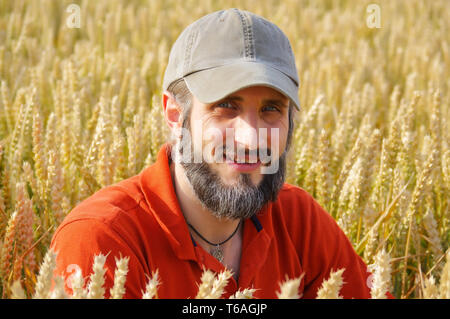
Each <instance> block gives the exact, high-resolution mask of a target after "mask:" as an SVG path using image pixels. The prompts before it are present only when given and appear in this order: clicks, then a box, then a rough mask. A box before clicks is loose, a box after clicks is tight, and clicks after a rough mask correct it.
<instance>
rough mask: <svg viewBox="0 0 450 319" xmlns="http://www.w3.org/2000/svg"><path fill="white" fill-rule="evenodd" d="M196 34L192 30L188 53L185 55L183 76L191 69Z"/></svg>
mask: <svg viewBox="0 0 450 319" xmlns="http://www.w3.org/2000/svg"><path fill="white" fill-rule="evenodd" d="M195 35H196V33H195V32H194V31H193V30H192V31H191V32H190V33H189V37H188V41H187V42H188V43H187V47H186V52H185V55H184V63H183V72H182V74H181V75H183V74H185V73H186V70H188V68H189V64H190V61H191V52H192V46H193V44H194V38H195Z"/></svg>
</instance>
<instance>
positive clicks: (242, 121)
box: [234, 116, 258, 150]
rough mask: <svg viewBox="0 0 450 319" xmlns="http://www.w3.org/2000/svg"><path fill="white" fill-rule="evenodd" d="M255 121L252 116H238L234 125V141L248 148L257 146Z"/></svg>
mask: <svg viewBox="0 0 450 319" xmlns="http://www.w3.org/2000/svg"><path fill="white" fill-rule="evenodd" d="M257 122H258V121H257V119H256V118H255V117H254V116H247V117H245V118H239V119H238V120H237V123H236V124H235V126H234V130H235V132H234V141H235V142H236V143H237V144H238V145H241V147H245V148H247V149H250V150H253V149H256V148H258V131H257Z"/></svg>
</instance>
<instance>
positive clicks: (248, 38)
mask: <svg viewBox="0 0 450 319" xmlns="http://www.w3.org/2000/svg"><path fill="white" fill-rule="evenodd" d="M235 11H236V12H237V14H238V15H239V18H240V20H241V23H242V31H243V33H244V50H245V51H244V52H245V53H244V55H245V56H244V57H245V59H246V60H254V59H255V49H254V45H253V29H252V26H251V25H250V24H249V23H248V21H247V19H248V18H247V17H246V16H245V15H243V14H242V12H241V11H240V10H238V9H235Z"/></svg>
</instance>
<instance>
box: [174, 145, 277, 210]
mask: <svg viewBox="0 0 450 319" xmlns="http://www.w3.org/2000/svg"><path fill="white" fill-rule="evenodd" d="M178 145H179V147H178V150H177V152H178V154H179V155H180V154H181V153H182V149H183V145H181V143H180V144H178ZM191 154H192V156H191V157H192V158H191V160H190V161H186V162H185V161H181V162H180V163H181V165H182V167H183V168H184V170H185V174H186V177H187V179H188V181H189V183H190V184H191V186H192V189H193V191H194V193H195V195H196V196H197V197H198V199H199V200H200V203H201V204H202V206H203V207H204V208H206V209H207V210H209V211H210V212H211V213H212V214H213V216H215V217H216V218H219V219H222V218H226V219H241V218H244V219H247V218H250V217H252V216H253V215H255V214H256V213H258V212H259V211H260V210H261V209H262V207H263V206H264V205H265V204H266V203H268V202H269V201H275V200H276V199H277V196H278V193H279V191H280V189H281V188H282V187H283V184H284V180H285V170H286V152H283V154H282V155H281V156H280V158H279V159H278V161H279V164H278V170H277V172H276V173H274V174H264V175H263V178H262V180H261V182H260V183H259V184H258V185H253V183H252V181H251V178H250V175H249V174H244V173H241V174H240V175H239V178H238V181H237V183H236V184H235V185H232V186H229V185H225V184H224V183H223V182H222V180H221V178H220V176H218V175H217V174H216V173H214V172H213V171H212V170H211V168H210V166H209V164H208V163H207V162H205V161H202V162H201V163H194V154H193V152H192V153H191Z"/></svg>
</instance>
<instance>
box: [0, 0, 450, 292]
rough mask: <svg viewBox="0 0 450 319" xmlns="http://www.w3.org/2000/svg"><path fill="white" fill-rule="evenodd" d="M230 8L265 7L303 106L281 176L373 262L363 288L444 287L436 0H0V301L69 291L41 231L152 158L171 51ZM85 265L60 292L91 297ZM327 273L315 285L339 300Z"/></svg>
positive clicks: (444, 24)
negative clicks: (282, 41)
mask: <svg viewBox="0 0 450 319" xmlns="http://www.w3.org/2000/svg"><path fill="white" fill-rule="evenodd" d="M373 3H375V4H376V8H378V9H379V16H378V18H379V25H377V26H375V27H374V26H373V25H371V21H372V20H371V19H372V18H373V16H371V15H372V14H373V12H372V11H370V10H368V8H369V5H370V4H373ZM74 4H75V5H76V6H73V5H74ZM231 7H237V8H240V9H244V10H249V11H252V12H254V13H256V14H259V15H262V16H264V17H265V18H267V19H269V20H270V21H272V22H274V23H275V24H277V25H278V26H279V27H280V28H281V29H282V30H283V31H284V32H285V33H286V35H287V36H288V38H289V40H290V42H291V45H292V48H293V50H294V53H295V56H296V64H297V68H298V71H299V77H300V81H301V85H300V91H299V96H300V101H301V106H302V110H301V111H300V112H298V113H297V114H296V118H295V123H296V129H295V132H294V139H293V145H292V148H291V151H290V153H289V159H288V169H287V182H289V183H292V184H296V185H298V186H300V187H302V188H304V189H305V190H306V191H307V192H309V193H310V194H311V195H313V197H314V198H315V199H316V200H317V201H318V202H319V203H320V204H321V205H322V206H323V207H324V208H325V209H326V210H327V211H328V212H329V213H330V214H331V215H332V216H333V218H335V220H336V221H337V223H338V224H339V225H340V227H341V228H342V229H343V230H344V232H345V233H346V234H347V236H348V237H349V239H350V240H351V242H352V244H353V246H354V248H355V250H356V252H357V253H358V254H359V255H360V256H361V257H362V258H363V259H364V261H365V262H366V263H367V264H368V265H370V267H371V269H372V270H373V271H374V278H373V287H372V296H373V297H374V298H377V297H380V296H383V295H384V293H385V292H386V291H390V292H391V293H392V294H393V295H394V296H395V297H396V298H417V299H419V298H450V252H449V243H450V232H449V217H450V214H449V197H448V193H449V188H450V172H449V171H450V149H449V140H450V131H449V126H448V122H449V120H450V112H449V111H450V108H449V105H450V37H449V34H450V33H449V32H448V31H449V29H450V5H449V3H448V1H446V0H436V1H426V0H410V1H400V0H393V1H376V2H375V1H348V0H347V1H346V0H318V1H306V0H302V1H300V0H298V1H297V0H284V1H276V0H264V1H251V0H247V1H242V0H239V1H233V0H229V1H228V0H225V1H215V0H205V1H194V0H186V1H183V2H180V1H175V0H148V1H139V0H132V1H126V0H115V1H109V0H95V1H57V0H29V1H25V0H15V1H10V0H0V240H1V242H0V244H1V246H0V294H1V296H2V297H3V298H12V297H14V298H31V297H36V298H63V297H68V296H67V295H66V294H65V292H64V290H61V289H59V290H58V289H55V290H54V291H53V292H50V291H49V280H50V279H51V277H50V279H49V274H50V273H51V269H52V260H54V259H53V258H54V255H53V253H52V252H51V251H50V250H49V249H48V247H49V244H50V240H51V237H52V234H53V232H54V231H55V229H56V227H57V226H58V224H59V223H60V222H61V221H62V219H63V218H64V216H65V215H66V214H67V213H68V212H69V211H70V210H71V208H73V207H74V206H76V205H77V204H78V203H79V202H81V201H82V200H83V199H85V198H86V197H88V196H90V195H91V194H93V193H94V192H96V191H97V190H99V189H100V188H103V187H105V186H107V185H110V184H113V183H116V182H118V181H120V180H122V179H125V178H128V177H131V176H133V175H136V174H138V173H139V172H140V171H141V170H142V169H143V168H145V167H146V166H147V165H149V164H151V163H152V162H153V161H154V159H155V156H156V153H157V151H158V150H159V148H160V146H161V145H162V144H163V143H164V142H165V141H166V138H167V137H168V131H167V129H166V128H165V125H164V123H163V115H162V107H161V86H162V77H163V72H164V70H165V66H166V63H167V59H168V55H169V51H170V48H171V45H172V43H173V42H174V41H175V39H176V38H177V36H178V35H179V33H180V32H181V31H182V30H183V29H184V28H185V27H186V26H187V25H188V24H190V23H191V22H193V21H195V20H196V19H198V18H200V17H201V16H203V15H205V14H207V13H210V12H212V11H216V10H220V9H224V8H231ZM77 8H79V11H77V10H76V9H77ZM77 14H78V15H77ZM77 18H79V19H78V20H77ZM372 22H373V21H372ZM95 260H96V265H94V269H98V270H99V271H98V272H96V273H95V276H93V277H91V279H92V280H91V282H93V284H90V286H89V287H87V288H86V289H83V282H82V280H81V279H82V278H78V277H77V279H78V281H77V282H76V283H75V284H76V285H78V286H76V285H75V286H74V287H79V289H78V290H77V291H76V292H74V296H72V297H79V298H83V297H88V298H100V297H102V296H103V293H104V290H102V287H101V284H102V278H101V273H102V272H101V269H102V256H97V258H96V259H95ZM117 265H118V266H117V267H118V270H120V271H119V276H118V278H117V287H116V286H115V287H114V288H115V290H114V294H113V293H112V294H111V295H112V296H115V297H116V298H121V296H122V295H123V291H122V290H123V289H121V287H123V282H124V281H125V280H126V272H127V261H126V259H124V260H118V261H117ZM120 274H121V275H120ZM340 274H341V273H340V272H339V271H337V272H336V273H334V274H332V275H331V277H333V276H334V277H333V278H330V281H332V282H333V283H334V287H333V285H330V284H329V283H328V284H327V282H324V285H323V289H322V291H320V294H319V296H318V297H322V298H338V297H339V294H338V292H339V278H340ZM96 278H97V279H96ZM228 278H229V274H227V273H223V274H218V275H217V277H215V274H211V273H205V274H204V276H203V277H202V285H200V286H199V295H198V297H199V298H201V297H202V296H203V297H208V296H209V297H211V296H213V297H220V296H221V293H220V292H221V290H220V289H223V288H221V287H222V286H223V282H226V280H228ZM331 279H333V280H331ZM80 280H81V281H80ZM96 280H97V282H96ZM299 280H301V278H298V279H295V280H294V279H293V280H292V281H289V282H286V283H284V285H281V283H280V293H279V297H280V298H289V297H294V298H295V297H299V296H297V295H296V292H295V287H298V283H299ZM55 283H56V284H55V286H56V287H61V279H55ZM158 284H162V285H163V284H164V283H163V282H162V283H159V282H158V276H157V273H155V274H154V275H153V278H152V280H150V282H149V285H148V287H147V288H148V289H147V291H146V292H145V294H143V297H145V298H153V297H157V291H156V289H157V285H158ZM205 287H206V288H205ZM208 287H209V288H208ZM88 288H89V289H88ZM212 288H214V289H215V290H214V289H212ZM251 294H252V292H251V291H243V292H240V293H239V294H238V295H237V296H235V297H236V298H248V297H251Z"/></svg>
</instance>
